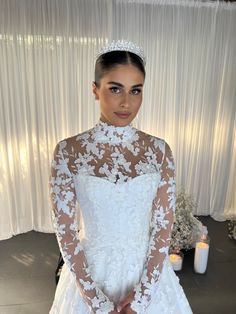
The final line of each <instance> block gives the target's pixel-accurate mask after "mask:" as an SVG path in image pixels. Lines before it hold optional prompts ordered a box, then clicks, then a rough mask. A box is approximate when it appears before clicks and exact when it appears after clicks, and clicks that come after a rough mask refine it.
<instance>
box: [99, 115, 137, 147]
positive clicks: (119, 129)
mask: <svg viewBox="0 0 236 314" xmlns="http://www.w3.org/2000/svg"><path fill="white" fill-rule="evenodd" d="M135 133H136V129H135V128H133V127H132V125H131V124H128V125H126V126H115V125H112V124H108V123H107V122H104V121H102V120H99V122H98V123H97V124H96V126H95V139H96V141H98V142H108V143H122V142H129V141H132V140H133V139H134V135H135Z"/></svg>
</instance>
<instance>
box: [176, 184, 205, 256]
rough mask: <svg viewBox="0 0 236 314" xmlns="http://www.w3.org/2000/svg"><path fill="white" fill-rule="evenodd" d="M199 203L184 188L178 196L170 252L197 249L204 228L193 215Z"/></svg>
mask: <svg viewBox="0 0 236 314" xmlns="http://www.w3.org/2000/svg"><path fill="white" fill-rule="evenodd" d="M196 208H197V203H196V202H195V201H194V199H193V197H192V196H191V195H189V194H187V193H186V192H185V191H184V189H183V188H182V189H181V190H180V191H179V192H178V193H177V196H176V210H175V218H174V224H173V229H172V235H171V244H170V250H176V249H177V250H189V249H191V248H194V247H195V243H196V241H197V239H198V238H199V237H200V235H201V234H202V232H203V229H204V226H203V225H202V223H201V222H200V221H199V220H198V219H197V218H196V217H194V215H193V212H194V211H195V209H196Z"/></svg>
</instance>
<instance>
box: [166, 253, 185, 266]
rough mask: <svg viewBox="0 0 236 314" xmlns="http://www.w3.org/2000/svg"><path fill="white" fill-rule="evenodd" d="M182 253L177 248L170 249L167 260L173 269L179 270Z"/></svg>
mask: <svg viewBox="0 0 236 314" xmlns="http://www.w3.org/2000/svg"><path fill="white" fill-rule="evenodd" d="M183 259H184V254H183V253H182V252H181V251H179V250H172V251H171V252H170V253H169V260H170V263H171V265H172V267H173V269H174V271H180V270H181V269H182V266H183Z"/></svg>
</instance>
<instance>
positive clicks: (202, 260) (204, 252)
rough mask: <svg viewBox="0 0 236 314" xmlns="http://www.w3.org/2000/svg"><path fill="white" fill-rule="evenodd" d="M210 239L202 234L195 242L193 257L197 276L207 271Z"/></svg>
mask: <svg viewBox="0 0 236 314" xmlns="http://www.w3.org/2000/svg"><path fill="white" fill-rule="evenodd" d="M209 247H210V238H209V237H208V236H207V235H206V234H203V235H202V236H201V237H200V239H199V240H198V241H197V242H196V246H195V255H194V270H195V272H196V273H198V274H204V273H205V272H206V269H207V263H208V254H209Z"/></svg>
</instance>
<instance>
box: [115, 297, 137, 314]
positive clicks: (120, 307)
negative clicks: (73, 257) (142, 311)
mask: <svg viewBox="0 0 236 314" xmlns="http://www.w3.org/2000/svg"><path fill="white" fill-rule="evenodd" d="M133 299H134V291H131V292H130V293H129V294H128V295H127V296H126V297H125V299H124V300H123V301H121V302H120V303H119V304H118V305H117V307H116V308H117V311H118V312H119V313H122V312H121V311H122V310H123V309H124V310H125V311H126V310H129V312H127V313H130V314H131V313H135V312H130V310H131V311H133V310H132V309H131V307H130V306H129V308H128V309H126V306H127V305H130V303H131V302H132V301H133ZM125 313H126V312H125Z"/></svg>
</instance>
